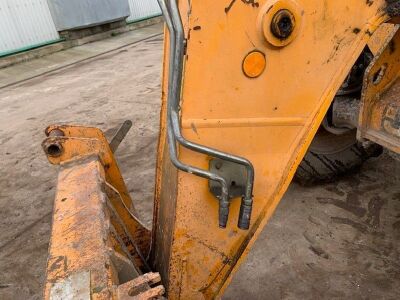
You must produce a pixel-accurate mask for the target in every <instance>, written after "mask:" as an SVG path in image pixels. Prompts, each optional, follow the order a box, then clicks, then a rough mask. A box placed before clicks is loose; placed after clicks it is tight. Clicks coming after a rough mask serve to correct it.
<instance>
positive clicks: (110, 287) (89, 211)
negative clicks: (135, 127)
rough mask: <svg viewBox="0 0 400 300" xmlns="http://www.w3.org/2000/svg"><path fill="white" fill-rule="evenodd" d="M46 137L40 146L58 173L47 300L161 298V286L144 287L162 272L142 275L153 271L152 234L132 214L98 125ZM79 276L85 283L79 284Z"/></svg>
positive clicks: (59, 129) (56, 129) (55, 129)
mask: <svg viewBox="0 0 400 300" xmlns="http://www.w3.org/2000/svg"><path fill="white" fill-rule="evenodd" d="M125 129H126V128H125ZM46 135H47V136H48V137H47V138H46V139H45V140H44V142H43V143H42V146H43V149H44V151H45V153H46V154H47V157H48V159H49V161H50V162H51V163H52V164H57V165H60V168H61V170H60V173H59V176H58V184H57V194H56V199H55V204H54V213H53V227H52V235H51V242H50V248H49V259H48V267H47V280H46V288H45V298H46V299H62V298H63V295H65V293H73V294H74V295H75V294H76V295H87V294H88V291H89V295H90V297H92V298H93V299H110V298H115V299H152V298H153V297H155V296H160V295H162V294H163V293H164V288H163V286H162V285H157V286H155V287H153V288H150V286H149V284H154V283H159V282H160V280H161V279H160V275H159V274H157V273H149V274H145V275H142V274H144V273H146V272H149V271H150V268H149V266H148V265H147V255H148V253H149V249H150V242H151V241H150V235H151V232H150V230H148V229H147V228H145V226H144V225H143V224H142V223H141V222H140V220H139V219H138V218H137V217H136V216H135V215H134V213H133V212H132V208H133V202H132V199H131V198H130V196H129V194H128V191H127V189H126V187H125V184H124V181H123V179H122V176H121V174H120V171H119V168H118V165H117V162H116V160H115V158H114V156H113V154H112V150H111V148H110V146H109V144H108V141H107V140H106V138H105V136H104V134H103V133H102V132H101V131H100V130H99V129H97V128H90V127H83V126H70V125H68V126H66V125H60V126H57V125H55V126H50V127H48V128H47V129H46ZM114 148H116V144H115V147H114ZM85 274H86V275H85ZM84 278H89V279H88V280H87V281H88V283H87V284H82V283H79V282H82V281H85V280H83V279H84ZM88 284H89V286H88ZM134 290H138V291H137V292H135V291H134ZM132 295H133V296H132Z"/></svg>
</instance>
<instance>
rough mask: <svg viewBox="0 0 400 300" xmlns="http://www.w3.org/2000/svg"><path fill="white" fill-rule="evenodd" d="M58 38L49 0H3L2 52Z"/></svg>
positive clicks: (0, 11) (0, 16) (0, 19)
mask: <svg viewBox="0 0 400 300" xmlns="http://www.w3.org/2000/svg"><path fill="white" fill-rule="evenodd" d="M57 39H59V35H58V32H57V30H56V27H55V25H54V22H53V19H52V18H51V15H50V10H49V7H48V5H47V1H46V0H0V55H4V54H6V53H8V52H12V51H15V50H19V49H21V48H27V47H31V46H36V45H38V44H43V43H46V42H49V41H54V40H57Z"/></svg>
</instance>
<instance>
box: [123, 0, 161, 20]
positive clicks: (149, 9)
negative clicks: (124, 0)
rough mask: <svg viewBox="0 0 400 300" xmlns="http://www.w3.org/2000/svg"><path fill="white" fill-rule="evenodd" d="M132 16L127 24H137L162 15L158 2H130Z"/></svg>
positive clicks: (151, 0) (149, 0) (136, 0)
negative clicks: (136, 22)
mask: <svg viewBox="0 0 400 300" xmlns="http://www.w3.org/2000/svg"><path fill="white" fill-rule="evenodd" d="M129 6H130V9H131V15H130V17H128V19H127V22H135V21H139V20H143V19H147V18H150V17H155V16H159V15H161V10H160V7H159V6H158V3H157V0H129Z"/></svg>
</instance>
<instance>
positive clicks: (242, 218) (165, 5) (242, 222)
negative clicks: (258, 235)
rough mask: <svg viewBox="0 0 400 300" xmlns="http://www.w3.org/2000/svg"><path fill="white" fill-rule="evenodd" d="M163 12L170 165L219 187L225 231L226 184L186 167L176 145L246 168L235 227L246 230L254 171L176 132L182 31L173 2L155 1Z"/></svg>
mask: <svg viewBox="0 0 400 300" xmlns="http://www.w3.org/2000/svg"><path fill="white" fill-rule="evenodd" d="M158 2H159V5H160V7H161V10H162V12H163V15H164V18H165V21H166V24H167V27H168V30H169V34H170V58H169V84H168V85H169V88H168V104H167V115H168V116H167V117H168V121H167V122H168V124H167V130H168V144H169V151H170V157H171V161H172V163H173V164H174V165H175V166H176V167H177V168H178V169H179V170H182V171H184V172H188V173H192V174H194V175H197V176H200V177H203V178H207V179H209V180H213V181H217V182H219V183H220V184H221V196H220V197H219V226H220V227H221V228H225V227H226V224H227V221H228V215H229V188H228V184H227V182H226V180H225V179H224V178H223V177H221V176H220V175H217V174H215V173H212V172H209V171H206V170H202V169H199V168H196V167H192V166H189V165H186V164H184V163H182V162H180V161H179V159H178V157H177V149H176V142H178V143H179V144H181V145H182V146H183V147H185V148H187V149H190V150H192V151H196V152H199V153H202V154H205V155H209V156H212V157H217V158H220V159H222V160H226V161H230V162H233V163H237V164H239V165H243V166H245V167H246V171H247V180H246V189H245V193H244V196H243V198H242V203H241V207H240V213H239V220H238V227H239V228H241V229H249V227H250V219H251V211H252V205H253V183H254V168H253V165H252V164H251V162H250V161H248V160H247V159H245V158H242V157H238V156H234V155H231V154H228V153H224V152H221V151H219V150H216V149H212V148H209V147H206V146H203V145H199V144H196V143H193V142H190V141H188V140H186V139H185V138H184V137H183V135H182V133H181V129H180V118H179V104H180V100H181V90H182V70H183V59H184V42H185V40H184V29H183V25H182V20H181V16H180V13H179V8H178V5H177V2H176V0H170V1H168V2H167V1H165V0H158Z"/></svg>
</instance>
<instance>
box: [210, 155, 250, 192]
mask: <svg viewBox="0 0 400 300" xmlns="http://www.w3.org/2000/svg"><path fill="white" fill-rule="evenodd" d="M209 167H210V172H212V173H215V174H218V175H220V176H222V177H224V178H225V180H226V181H227V182H228V185H229V198H230V199H233V198H237V197H242V196H243V195H244V193H245V187H246V176H247V173H246V167H244V166H242V165H238V164H236V163H232V162H229V161H225V160H222V159H217V158H216V159H212V160H210V166H209ZM209 188H210V192H211V193H212V194H213V195H214V196H216V197H217V198H219V196H220V195H221V185H220V184H219V183H218V182H216V181H212V180H210V181H209Z"/></svg>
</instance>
